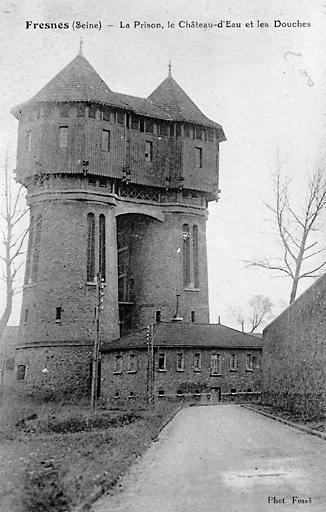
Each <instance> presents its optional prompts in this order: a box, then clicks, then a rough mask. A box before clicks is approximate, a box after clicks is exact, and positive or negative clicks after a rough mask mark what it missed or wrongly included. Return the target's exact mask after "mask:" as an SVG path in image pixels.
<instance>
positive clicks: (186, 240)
mask: <svg viewBox="0 0 326 512" xmlns="http://www.w3.org/2000/svg"><path fill="white" fill-rule="evenodd" d="M182 237H183V285H184V286H187V285H189V283H190V232H189V225H188V224H184V225H183V226H182Z"/></svg>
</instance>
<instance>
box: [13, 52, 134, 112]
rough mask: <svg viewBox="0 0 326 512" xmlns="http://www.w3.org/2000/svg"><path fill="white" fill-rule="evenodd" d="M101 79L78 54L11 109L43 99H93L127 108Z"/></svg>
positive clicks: (97, 101) (96, 101) (42, 100)
mask: <svg viewBox="0 0 326 512" xmlns="http://www.w3.org/2000/svg"><path fill="white" fill-rule="evenodd" d="M118 96H119V95H116V94H115V93H114V92H113V91H111V89H110V88H109V87H108V86H107V85H106V83H105V82H104V81H103V80H102V78H101V77H100V75H99V74H98V73H97V72H96V71H95V69H94V68H93V67H92V66H91V65H90V63H89V62H88V60H87V59H85V57H84V56H83V55H82V54H78V55H77V57H75V58H74V60H72V61H71V62H70V63H69V64H68V65H67V66H66V67H65V68H63V69H62V70H61V71H60V72H59V73H58V74H57V75H56V76H55V77H54V78H52V80H50V82H48V83H47V84H46V85H45V86H44V87H43V88H42V89H41V90H40V91H39V92H38V93H37V94H35V96H33V97H32V98H31V99H30V100H29V101H27V102H25V103H23V104H22V105H18V107H15V109H13V114H15V112H16V110H17V109H19V108H20V109H21V108H22V107H26V106H28V105H29V104H32V103H34V102H44V101H93V102H95V103H104V104H107V105H111V106H116V107H121V108H124V109H126V108H128V105H127V104H126V103H125V102H124V101H122V100H121V99H119V97H118Z"/></svg>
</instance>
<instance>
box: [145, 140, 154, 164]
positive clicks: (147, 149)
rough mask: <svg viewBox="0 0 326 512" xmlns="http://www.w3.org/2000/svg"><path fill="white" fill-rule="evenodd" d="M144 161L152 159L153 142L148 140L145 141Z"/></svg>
mask: <svg viewBox="0 0 326 512" xmlns="http://www.w3.org/2000/svg"><path fill="white" fill-rule="evenodd" d="M145 161H146V162H152V161H153V142H151V141H148V140H146V141H145Z"/></svg>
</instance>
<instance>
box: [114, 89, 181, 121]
mask: <svg viewBox="0 0 326 512" xmlns="http://www.w3.org/2000/svg"><path fill="white" fill-rule="evenodd" d="M115 94H116V96H117V97H118V98H119V99H120V100H121V101H123V102H124V103H125V104H126V105H127V106H128V107H129V108H130V109H131V110H132V111H133V112H135V114H138V115H143V116H149V117H155V118H159V119H165V120H167V121H173V119H172V117H171V116H169V114H167V113H166V112H164V111H163V110H162V109H160V108H159V107H157V106H156V105H155V104H154V103H153V102H152V101H151V100H149V99H146V98H140V97H139V96H130V95H129V94H121V93H115Z"/></svg>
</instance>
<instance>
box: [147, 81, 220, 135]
mask: <svg viewBox="0 0 326 512" xmlns="http://www.w3.org/2000/svg"><path fill="white" fill-rule="evenodd" d="M148 99H150V100H151V101H152V102H153V103H154V104H155V105H156V106H158V107H160V108H161V109H162V110H163V111H164V112H166V113H167V114H169V115H170V116H171V118H172V119H173V120H174V121H183V122H188V123H194V124H201V125H204V126H211V127H214V128H220V129H222V127H221V125H219V124H218V123H214V121H211V120H210V119H208V117H206V116H205V115H204V114H203V113H202V111H201V110H199V108H198V107H197V105H195V103H194V102H193V101H192V100H191V99H190V98H189V96H188V95H187V94H186V93H185V92H184V90H183V89H182V88H181V87H180V85H179V84H178V83H177V82H176V81H175V80H174V78H173V77H172V76H171V74H170V73H169V76H168V77H167V78H166V79H165V80H163V82H162V83H161V84H160V85H159V86H158V87H157V88H156V89H155V91H154V92H152V94H151V95H150V96H149V97H148Z"/></svg>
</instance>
